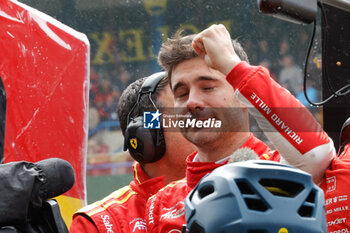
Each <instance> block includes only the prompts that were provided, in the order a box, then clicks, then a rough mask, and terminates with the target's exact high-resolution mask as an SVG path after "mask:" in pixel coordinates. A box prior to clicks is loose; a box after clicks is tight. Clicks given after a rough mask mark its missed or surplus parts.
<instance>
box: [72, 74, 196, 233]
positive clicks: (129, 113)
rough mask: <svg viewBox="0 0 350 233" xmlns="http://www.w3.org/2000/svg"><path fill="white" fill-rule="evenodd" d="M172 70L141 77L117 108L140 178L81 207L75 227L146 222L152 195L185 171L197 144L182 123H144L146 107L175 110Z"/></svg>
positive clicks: (123, 227)
mask: <svg viewBox="0 0 350 233" xmlns="http://www.w3.org/2000/svg"><path fill="white" fill-rule="evenodd" d="M166 75H167V74H166V73H165V72H159V73H155V74H153V75H151V76H150V77H148V78H142V79H138V80H136V81H135V82H133V83H131V84H130V85H129V86H128V87H127V88H126V89H125V90H124V92H123V94H122V95H121V97H120V100H119V103H118V107H117V112H118V117H119V121H120V127H121V130H122V133H123V135H124V139H125V145H124V146H125V147H124V149H128V150H129V153H130V154H131V156H132V157H133V158H134V159H135V162H134V164H133V171H134V180H133V181H131V182H130V184H129V185H128V186H125V187H123V188H121V189H119V190H117V191H115V192H113V193H112V194H110V195H109V196H107V197H106V198H104V199H103V200H101V201H97V202H95V203H93V204H91V205H88V206H86V207H84V208H82V209H81V210H79V211H78V212H76V213H75V214H74V216H73V222H72V225H71V227H70V232H71V233H82V232H90V233H93V232H100V233H102V232H106V233H111V232H118V233H122V232H125V233H127V232H133V231H135V229H139V228H144V227H145V225H146V223H145V220H144V213H145V210H144V207H145V204H146V201H147V199H148V198H149V197H150V196H152V195H153V194H155V193H156V192H157V191H158V190H159V189H160V188H162V187H164V185H166V184H168V183H169V182H170V181H174V180H178V179H180V178H183V177H185V169H186V164H185V158H186V156H187V155H188V154H189V153H191V152H193V151H194V150H195V149H194V146H193V145H192V144H191V143H190V142H189V141H187V140H186V139H185V138H184V137H183V136H182V134H181V133H180V132H179V131H178V130H176V129H173V130H171V131H169V130H167V131H165V130H163V129H162V127H155V128H156V129H149V128H145V127H143V126H144V121H143V116H144V113H145V112H148V113H152V114H158V113H162V114H172V111H173V109H174V101H173V96H172V94H171V90H170V87H169V85H168V81H167V79H166ZM154 117H155V118H157V117H159V114H158V115H154Z"/></svg>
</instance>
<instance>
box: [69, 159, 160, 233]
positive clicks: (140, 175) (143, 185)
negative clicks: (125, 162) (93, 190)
mask: <svg viewBox="0 0 350 233" xmlns="http://www.w3.org/2000/svg"><path fill="white" fill-rule="evenodd" d="M133 171H134V180H133V181H132V182H131V183H130V184H129V185H128V186H125V187H123V188H121V189H119V190H117V191H115V192H113V193H111V194H110V195H109V196H107V197H105V198H104V199H103V200H101V201H98V202H95V203H93V204H91V205H88V206H86V207H84V208H82V209H81V210H79V211H78V212H77V213H75V214H74V220H73V223H72V225H71V227H70V229H69V232H71V233H72V232H77V233H78V232H91V233H94V232H95V233H98V232H106V233H109V232H129V229H130V230H133V229H134V228H138V227H141V228H142V227H145V220H144V217H143V215H144V213H145V210H144V208H141V207H142V206H143V207H144V206H145V204H146V201H147V199H148V198H149V197H150V196H152V195H154V194H155V193H156V192H157V191H158V190H159V189H161V188H162V187H164V178H163V177H162V176H159V177H156V178H153V179H150V178H149V176H148V175H147V174H146V173H145V172H144V171H143V169H142V168H141V166H140V164H139V163H138V162H135V163H134V164H133Z"/></svg>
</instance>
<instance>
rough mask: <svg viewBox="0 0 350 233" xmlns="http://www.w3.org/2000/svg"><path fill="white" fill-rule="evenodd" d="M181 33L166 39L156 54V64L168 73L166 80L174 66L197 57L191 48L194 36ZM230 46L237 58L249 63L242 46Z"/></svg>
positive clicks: (234, 41) (233, 42)
mask: <svg viewBox="0 0 350 233" xmlns="http://www.w3.org/2000/svg"><path fill="white" fill-rule="evenodd" d="M181 34H182V32H177V33H176V34H175V35H174V37H172V38H168V40H167V41H166V42H164V43H163V44H162V46H161V48H160V51H159V54H158V63H159V65H160V66H162V67H163V68H164V69H165V70H166V71H167V72H168V78H169V79H171V74H172V71H173V69H174V67H175V66H176V65H178V64H179V63H181V62H183V61H185V60H189V59H191V58H195V57H198V54H197V53H196V52H195V51H194V49H193V47H192V41H193V38H194V37H195V36H196V34H191V35H187V36H182V35H181ZM232 45H233V48H234V50H235V52H236V53H237V55H238V57H239V58H240V59H241V60H242V61H246V62H249V60H248V55H247V54H246V52H245V51H244V49H243V47H242V45H241V44H240V43H239V42H238V41H237V40H232Z"/></svg>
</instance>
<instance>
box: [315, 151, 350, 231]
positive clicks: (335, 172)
mask: <svg viewBox="0 0 350 233" xmlns="http://www.w3.org/2000/svg"><path fill="white" fill-rule="evenodd" d="M320 187H321V188H322V189H323V191H324V195H325V201H326V217H327V224H328V232H329V233H349V232H350V190H349V187H350V144H348V145H347V146H346V147H345V149H344V151H343V153H342V154H341V155H340V156H339V157H336V158H334V159H333V161H332V164H331V167H330V168H329V169H328V170H327V171H326V178H325V180H324V181H323V182H322V183H321V185H320Z"/></svg>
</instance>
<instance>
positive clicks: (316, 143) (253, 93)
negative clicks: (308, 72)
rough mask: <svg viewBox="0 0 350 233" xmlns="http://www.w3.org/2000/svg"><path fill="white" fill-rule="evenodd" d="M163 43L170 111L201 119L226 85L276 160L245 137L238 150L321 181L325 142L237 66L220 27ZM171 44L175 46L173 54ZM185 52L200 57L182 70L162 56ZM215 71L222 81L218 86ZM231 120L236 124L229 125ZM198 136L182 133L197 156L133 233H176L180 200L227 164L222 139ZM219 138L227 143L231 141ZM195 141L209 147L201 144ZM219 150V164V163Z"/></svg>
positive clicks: (286, 102)
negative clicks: (174, 109) (280, 162)
mask: <svg viewBox="0 0 350 233" xmlns="http://www.w3.org/2000/svg"><path fill="white" fill-rule="evenodd" d="M166 43H167V44H166V45H165V46H162V49H161V52H160V55H159V56H160V59H159V60H160V63H161V64H163V66H164V67H165V69H166V70H167V71H168V72H169V74H171V76H170V75H169V77H170V84H171V86H172V91H173V94H174V99H175V107H181V106H185V108H187V110H188V111H189V112H190V113H191V114H193V115H195V116H198V117H203V115H200V114H199V113H198V112H195V113H194V111H205V109H206V107H208V106H210V104H212V103H211V102H210V101H212V100H213V99H215V98H216V100H220V101H222V102H224V101H227V99H229V98H230V93H228V92H224V91H223V90H221V88H222V85H225V84H224V83H223V82H228V83H229V85H230V86H231V88H232V89H231V92H233V93H234V95H235V97H237V98H238V99H239V101H240V102H241V103H242V104H244V105H245V106H246V107H247V108H248V111H249V113H250V114H251V115H253V116H254V118H255V119H256V120H257V122H258V124H259V127H260V128H261V129H262V130H263V131H264V133H265V134H266V136H267V137H268V138H269V140H270V141H271V142H272V143H273V145H274V146H275V147H276V149H277V150H278V152H277V151H271V150H270V149H269V148H268V147H267V146H266V145H264V144H263V143H262V142H261V141H259V140H257V139H256V138H254V137H253V136H252V135H251V134H250V133H248V137H246V135H244V134H240V136H241V137H242V135H243V136H244V139H245V141H244V142H243V143H242V144H240V145H239V148H245V147H246V148H247V147H248V148H250V149H252V150H253V151H255V152H256V153H257V154H258V156H259V158H260V159H268V160H274V161H278V160H279V156H280V155H282V156H283V157H284V159H285V160H286V161H287V162H288V163H289V164H291V165H293V166H295V167H298V168H300V169H302V170H304V171H306V172H309V173H311V174H312V176H313V180H314V182H315V183H317V184H318V183H320V182H322V181H323V180H324V175H325V171H326V169H327V168H328V167H329V165H330V163H331V161H332V159H333V158H334V156H335V150H334V146H333V142H332V140H331V139H330V138H329V137H328V135H327V134H326V133H325V132H324V131H323V130H322V128H321V126H320V125H319V124H318V123H317V122H316V121H315V120H314V118H313V116H312V115H311V114H310V112H309V111H308V110H307V109H306V108H304V107H303V105H302V104H301V103H300V102H299V101H298V100H296V99H295V98H294V97H293V96H292V95H291V94H290V92H289V91H288V90H286V89H284V88H282V87H281V86H280V85H279V84H278V83H276V82H275V81H274V80H273V79H271V78H270V75H269V72H268V71H267V70H266V69H265V68H263V67H256V66H251V65H249V64H248V63H247V62H244V61H241V59H240V58H238V56H237V55H236V53H237V51H235V50H237V49H236V48H234V49H233V48H232V43H231V38H230V35H229V33H228V31H227V30H226V28H225V27H224V26H223V25H213V26H211V27H210V28H208V29H206V30H204V31H202V32H201V33H199V34H197V35H196V36H194V37H193V36H192V37H182V38H174V39H172V40H168V42H166ZM176 44H180V45H181V46H178V47H177V46H176ZM186 46H187V47H186ZM192 46H193V48H194V50H195V52H196V53H197V54H198V56H199V57H196V56H193V55H192V57H186V58H185V59H183V61H181V62H178V61H179V60H176V59H174V57H175V56H173V57H172V56H169V54H168V53H169V51H167V50H177V49H178V48H181V49H183V50H186V49H189V50H190V49H191V48H190V47H192ZM185 47H186V49H184V48H185ZM162 53H165V54H166V55H167V57H171V58H172V59H173V60H176V61H177V62H178V63H177V64H175V65H174V66H171V65H169V64H167V63H166V62H162ZM238 53H239V52H238ZM181 54H182V55H183V54H184V53H181ZM192 54H193V53H192ZM164 57H165V55H164ZM205 65H207V68H206V67H205ZM193 67H196V68H195V69H194V68H193ZM191 68H192V70H191ZM215 70H216V71H220V72H221V73H222V74H223V79H221V76H220V74H218V73H217V72H216V71H215ZM181 72H184V73H185V75H184V74H183V73H181ZM225 90H228V89H225ZM215 91H220V94H221V95H219V96H218V95H215V93H214V92H215ZM206 95H209V96H210V98H209V97H207V96H206ZM201 96H205V97H203V98H202V97H201ZM221 119H224V118H221ZM234 120H236V118H233V119H231V121H234ZM239 123H241V124H244V123H242V122H239ZM223 124H225V122H223ZM236 124H237V122H236ZM189 131H190V132H189ZM197 131H198V129H195V130H193V131H191V130H188V131H184V132H183V134H184V135H185V137H186V138H187V139H189V140H192V142H193V143H194V144H195V145H196V147H197V148H198V151H197V152H194V153H193V154H191V155H190V156H189V157H188V158H187V171H186V178H185V179H183V180H180V181H178V182H173V183H171V184H169V185H168V186H166V187H165V188H163V189H161V190H160V191H159V192H158V193H157V194H156V195H154V196H152V197H151V198H150V199H149V200H148V201H147V207H146V216H145V217H146V219H147V220H146V224H147V229H145V228H138V229H136V232H145V231H147V232H162V233H170V232H181V229H182V225H183V224H185V213H184V199H185V197H186V196H187V194H188V193H189V192H190V191H191V190H192V189H193V187H194V186H195V185H196V184H197V183H198V182H199V180H200V179H201V178H202V177H203V176H204V175H206V174H208V173H210V172H211V171H212V170H214V169H215V168H216V167H219V166H222V165H223V164H226V163H227V160H228V159H225V158H229V157H230V156H229V155H230V154H232V150H231V151H230V153H227V151H226V152H225V151H223V150H222V148H225V147H226V148H228V149H230V147H231V149H232V148H234V147H232V145H230V144H228V143H229V142H228V141H225V138H223V137H221V138H220V139H222V140H223V141H221V140H213V139H217V138H214V137H210V135H205V132H204V131H202V132H200V133H202V134H197ZM231 133H232V134H234V133H237V132H231ZM203 134H204V135H205V137H203ZM217 135H218V136H221V135H219V134H217ZM224 136H225V137H229V136H230V134H229V133H227V134H224ZM197 138H200V139H201V140H206V139H208V138H209V140H207V141H206V143H202V142H201V140H196V139H197ZM221 142H224V143H221ZM218 145H219V146H221V147H217V146H218ZM234 149H235V150H237V149H238V148H237V147H236V148H234ZM219 150H220V152H221V153H224V154H225V156H220V152H218V151H219ZM233 156H235V154H233ZM213 211H216V210H213Z"/></svg>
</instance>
